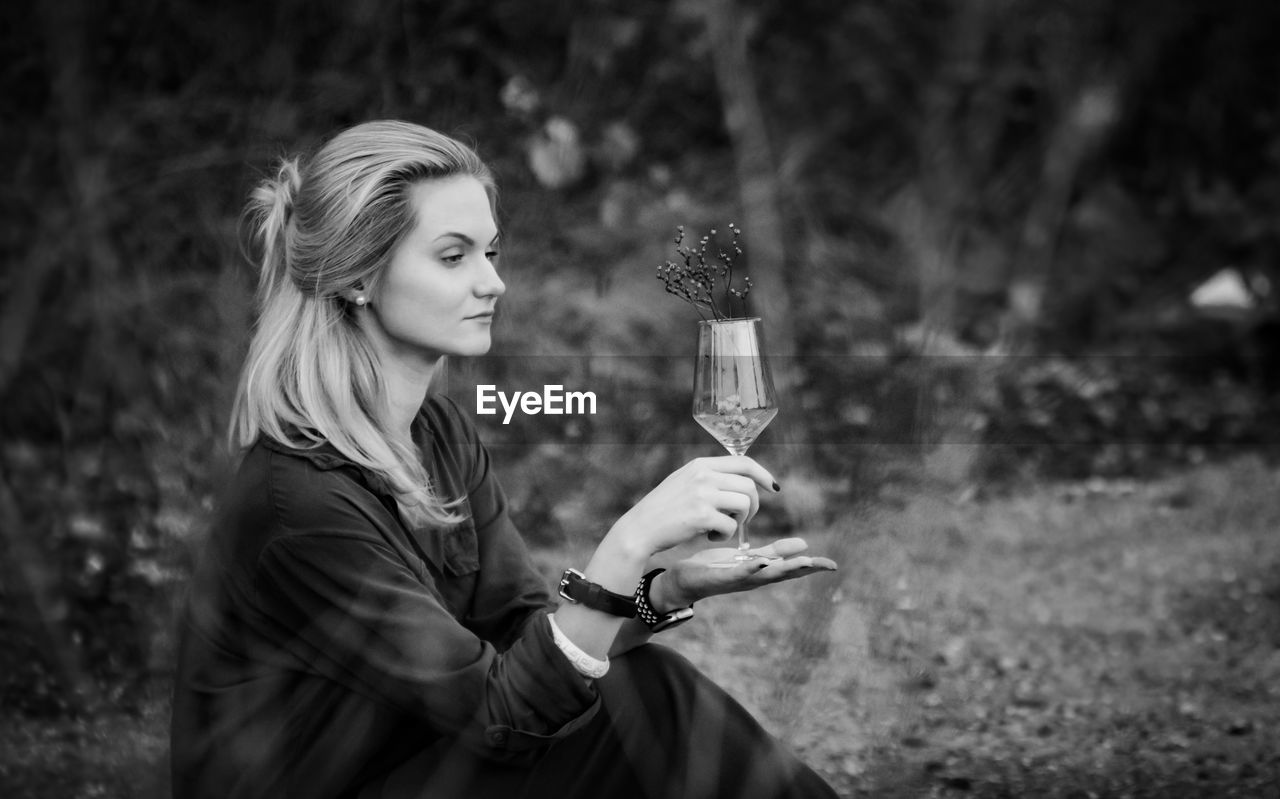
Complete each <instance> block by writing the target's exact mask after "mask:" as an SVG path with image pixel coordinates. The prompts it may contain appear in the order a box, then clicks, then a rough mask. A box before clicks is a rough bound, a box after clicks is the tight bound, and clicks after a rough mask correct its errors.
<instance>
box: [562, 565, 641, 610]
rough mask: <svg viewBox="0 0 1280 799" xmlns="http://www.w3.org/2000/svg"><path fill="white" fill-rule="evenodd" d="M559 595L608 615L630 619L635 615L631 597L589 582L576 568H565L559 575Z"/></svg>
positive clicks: (633, 602)
mask: <svg viewBox="0 0 1280 799" xmlns="http://www.w3.org/2000/svg"><path fill="white" fill-rule="evenodd" d="M560 596H562V597H564V598H565V599H567V600H568V601H570V602H573V603H575V604H577V603H581V604H582V605H583V606H584V607H588V608H591V609H592V610H598V611H600V612H602V613H608V614H609V615H610V616H621V617H623V618H624V619H632V618H635V615H636V602H635V599H634V598H633V597H629V596H627V595H626V594H615V593H614V592H613V591H610V590H609V589H607V588H605V587H604V586H602V585H600V584H598V583H593V582H591V581H590V580H588V579H587V578H586V576H585V575H583V573H582V572H580V571H578V570H577V569H565V570H564V574H562V575H560Z"/></svg>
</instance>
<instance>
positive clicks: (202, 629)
mask: <svg viewBox="0 0 1280 799" xmlns="http://www.w3.org/2000/svg"><path fill="white" fill-rule="evenodd" d="M414 437H415V440H416V441H417V443H418V445H419V447H420V449H421V451H422V453H423V456H424V458H425V461H426V463H425V465H426V467H427V471H428V473H429V474H430V475H431V479H432V481H433V482H432V485H433V488H434V489H435V490H436V492H437V495H438V496H441V497H444V498H455V497H462V498H464V501H463V502H462V504H461V505H460V506H459V507H457V508H456V510H457V511H459V512H461V513H462V514H464V515H465V516H466V517H467V518H466V520H465V521H463V522H461V523H458V524H454V525H437V526H432V527H426V528H421V529H409V528H407V527H406V525H404V524H402V522H401V517H400V515H399V513H398V512H397V510H396V506H395V502H394V500H393V499H392V496H391V495H390V493H389V492H388V491H387V490H386V487H385V484H384V483H383V482H382V481H381V480H380V479H379V478H378V477H377V476H376V475H374V474H372V473H371V472H368V471H366V470H364V469H362V468H360V467H358V466H356V465H355V464H353V463H352V462H351V461H350V460H348V459H347V458H345V457H344V456H342V455H341V454H340V453H338V452H337V450H336V449H334V448H333V447H332V446H329V445H323V446H321V447H319V448H316V449H311V450H299V449H294V448H291V447H288V446H284V445H282V444H280V443H278V442H275V441H271V440H267V439H264V440H262V441H260V442H259V443H258V444H257V445H255V446H254V447H252V448H251V449H250V450H249V451H248V452H247V453H246V455H245V456H244V459H243V461H242V463H241V465H240V467H239V470H238V472H237V474H236V477H235V479H234V481H233V483H232V485H231V487H230V491H229V493H228V495H227V496H226V498H225V499H224V501H223V503H222V507H221V510H220V513H219V516H218V520H217V522H216V524H215V526H214V528H213V530H212V532H211V535H210V540H209V542H208V548H207V550H206V552H205V554H204V557H203V558H202V560H201V562H200V565H199V566H198V568H197V570H196V574H195V576H194V578H193V582H192V585H191V587H190V593H189V597H188V602H187V607H186V611H185V614H184V619H183V624H182V628H181V630H180V638H181V642H180V650H179V664H178V674H177V680H176V686H175V692H174V705H173V719H172V729H171V732H172V764H173V779H174V799H192V798H193V797H220V798H222V799H226V798H227V797H256V796H264V797H265V796H271V797H287V796H293V797H306V799H323V798H324V797H343V796H351V795H354V794H355V793H356V792H357V791H358V789H359V786H360V785H361V784H362V783H364V782H366V781H368V780H369V779H371V778H373V777H375V776H377V775H378V774H379V773H382V772H385V771H386V770H388V769H390V768H392V767H394V766H395V765H397V764H398V763H400V762H402V761H403V760H405V759H406V758H408V757H410V756H413V755H415V754H417V753H418V752H421V751H423V750H424V749H426V748H428V747H430V746H432V745H433V744H438V743H444V742H448V743H449V745H458V746H463V747H466V748H467V749H468V750H470V751H472V752H475V753H478V754H480V755H481V756H482V757H484V758H487V759H492V760H496V761H503V762H508V763H523V762H530V761H532V760H533V759H534V758H536V757H537V756H538V755H539V754H540V752H541V751H543V750H544V749H545V747H546V746H547V745H549V744H550V743H551V742H554V741H555V740H557V739H559V738H561V737H563V736H565V735H568V734H570V733H571V732H573V731H574V730H576V729H579V728H580V727H581V726H583V725H584V724H585V723H586V722H587V721H588V720H589V719H590V717H591V716H592V715H593V714H594V712H595V710H596V708H597V707H598V704H599V700H598V697H597V694H596V690H595V688H594V686H593V685H592V684H591V683H589V682H588V681H586V680H583V679H582V678H581V677H580V676H579V675H578V673H577V672H575V671H574V670H573V668H572V666H571V665H570V664H569V662H568V661H567V659H566V658H565V657H564V656H563V654H561V652H560V651H559V650H558V649H557V648H556V646H555V643H554V641H553V640H552V636H551V631H550V626H549V621H548V619H547V612H548V611H549V610H550V609H551V608H552V599H551V595H550V592H549V591H548V590H547V585H546V581H545V580H544V579H543V578H542V576H541V575H540V574H539V573H538V571H537V570H536V569H535V568H534V566H533V564H532V563H531V561H530V558H529V554H528V551H527V549H526V548H525V545H524V542H523V540H522V539H521V537H520V535H519V533H518V532H517V531H516V530H515V528H514V527H513V526H512V524H511V521H510V519H509V517H508V514H507V501H506V498H505V497H504V495H503V493H502V489H501V488H500V487H499V485H498V482H497V480H496V479H495V477H494V475H493V473H492V472H491V470H490V467H489V456H488V453H487V452H486V451H485V449H484V446H483V445H482V444H481V443H480V441H479V439H478V438H477V436H476V431H475V429H474V427H472V425H471V424H470V422H469V421H468V420H467V419H466V417H465V416H464V415H463V414H462V412H461V411H460V410H458V408H457V407H456V406H455V405H454V404H453V403H452V402H451V401H449V400H447V399H440V398H432V399H431V400H429V401H428V402H427V403H426V404H425V405H424V407H423V409H422V412H421V413H420V414H419V416H418V418H417V420H416V421H415V429H414Z"/></svg>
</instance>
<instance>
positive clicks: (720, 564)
mask: <svg viewBox="0 0 1280 799" xmlns="http://www.w3.org/2000/svg"><path fill="white" fill-rule="evenodd" d="M753 560H768V561H773V560H781V558H771V557H769V556H768V555H757V554H755V553H754V552H752V551H751V550H749V549H740V550H738V551H737V552H735V553H734V554H733V556H732V557H729V558H725V559H724V560H717V561H712V562H711V563H708V564H706V565H707V567H708V568H712V569H732V568H733V567H734V566H738V565H741V564H743V563H750V562H751V561H753Z"/></svg>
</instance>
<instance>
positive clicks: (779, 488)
mask: <svg viewBox="0 0 1280 799" xmlns="http://www.w3.org/2000/svg"><path fill="white" fill-rule="evenodd" d="M773 490H774V491H781V490H782V486H780V485H778V481H777V480H774V481H773Z"/></svg>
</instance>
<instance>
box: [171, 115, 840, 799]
mask: <svg viewBox="0 0 1280 799" xmlns="http://www.w3.org/2000/svg"><path fill="white" fill-rule="evenodd" d="M494 197H495V188H494V182H493V178H492V176H491V175H490V172H489V170H488V169H487V168H486V167H485V165H484V164H483V163H482V162H481V161H480V159H479V158H478V157H477V156H476V155H475V153H474V152H472V151H471V150H470V149H468V148H467V147H465V146H463V145H462V144H460V143H458V142H457V141H454V140H452V139H450V138H448V137H446V136H443V135H441V134H439V133H437V132H435V131H432V130H429V129H427V128H423V127H421V126H417V125H412V124H407V123H403V122H390V121H384V122H372V123H367V124H363V125H359V126H357V127H354V128H351V129H349V130H347V131H344V132H343V133H340V134H339V135H337V136H336V137H334V138H333V139H332V140H330V141H329V142H328V143H327V144H325V145H324V146H323V147H322V148H321V149H320V150H319V151H318V152H317V153H315V155H314V156H312V157H310V158H307V159H305V160H298V159H295V160H288V161H285V162H284V163H283V165H282V166H281V168H280V170H279V173H278V175H277V176H276V177H275V178H274V179H272V180H268V181H266V182H265V183H264V184H263V185H262V186H260V187H259V188H258V190H257V191H256V192H255V193H254V195H253V200H252V203H251V206H250V208H251V211H252V219H253V220H254V222H255V225H256V227H255V231H256V236H257V243H258V245H259V250H260V253H261V270H262V272H261V279H260V285H259V296H258V303H259V315H258V320H257V325H256V328H255V330H254V335H253V338H252V341H251V344H250V348H249V353H248V356H247V359H246V363H245V366H244V370H243V374H242V377H241V380H240V385H239V389H238V394H237V398H236V403H235V408H234V412H233V419H232V438H233V444H234V445H235V446H237V447H238V448H239V449H240V450H241V451H242V459H241V462H240V466H239V469H238V472H237V474H236V476H235V478H234V479H233V481H232V483H231V485H230V486H229V487H228V489H227V491H226V493H225V496H224V498H223V501H222V504H221V509H220V512H219V516H218V519H217V522H216V524H215V526H214V529H213V531H212V534H211V536H210V540H209V544H208V550H207V552H206V553H205V555H204V557H203V558H202V560H201V563H200V565H199V567H198V569H197V572H196V575H195V577H194V578H193V582H192V584H191V587H190V596H189V600H188V606H187V611H186V614H185V618H184V622H183V626H182V629H181V646H180V657H179V667H178V676H177V683H176V688H175V695H174V707H173V720H172V764H173V779H174V796H175V799H198V798H199V797H219V799H227V798H228V797H273V798H277V797H300V798H302V799H324V798H325V797H359V798H360V799H375V798H377V797H397V798H398V797H455V796H456V797H462V796H466V797H489V796H502V797H504V798H506V799H514V797H541V796H548V797H552V796H554V797H559V798H560V799H565V798H566V797H588V796H590V797H648V798H649V799H672V798H673V797H828V796H833V795H834V794H833V793H832V792H831V789H830V788H829V787H828V786H827V785H826V784H825V783H823V782H822V780H821V779H820V778H819V777H817V775H816V774H815V773H814V772H813V771H811V770H810V769H808V768H807V767H805V766H804V765H803V764H801V763H800V762H799V761H797V760H796V759H795V758H794V756H793V755H791V754H790V753H788V752H787V751H785V750H784V749H783V748H782V747H781V746H780V745H779V744H778V743H777V742H776V741H774V740H773V739H771V738H770V737H769V736H768V735H767V734H766V733H765V732H764V731H763V730H762V729H761V728H760V727H759V725H757V724H756V723H755V721H754V720H752V719H751V718H750V716H749V715H748V714H747V713H746V712H745V711H743V709H742V708H741V707H739V706H738V705H737V704H736V703H735V702H734V701H733V700H732V699H730V698H729V697H728V695H727V694H725V693H724V692H723V691H722V690H720V689H719V688H718V687H716V686H715V685H713V684H712V683H711V682H709V681H708V680H707V679H706V678H704V677H703V676H702V675H700V674H699V673H698V672H697V671H696V670H695V669H694V668H693V667H692V666H691V665H690V664H689V663H688V662H687V661H686V660H684V659H683V658H681V657H680V656H678V655H676V654H675V653H673V652H672V651H670V650H668V649H666V648H663V647H660V646H657V645H654V644H649V643H647V642H648V641H649V638H650V636H651V635H653V634H654V633H655V631H661V630H662V629H664V628H667V627H670V626H673V625H674V624H677V623H679V622H681V621H683V620H685V619H687V618H688V617H689V616H690V615H691V614H692V610H691V606H692V605H693V603H694V602H695V601H697V600H700V599H703V598H705V597H708V596H711V595H714V594H721V593H728V592H732V591H744V590H748V589H752V588H756V587H758V586H761V585H766V584H769V583H773V582H778V581H780V580H785V579H789V578H793V577H798V576H802V575H806V574H811V573H815V572H819V571H824V570H829V569H834V568H835V564H834V563H832V562H831V561H829V560H827V559H825V558H819V557H811V556H808V555H805V554H803V553H804V550H805V545H804V542H803V541H800V540H799V539H787V540H784V541H779V542H776V543H775V544H773V545H772V547H765V548H763V551H762V554H763V555H764V556H766V557H761V558H758V559H755V560H753V561H750V562H748V563H745V564H742V565H740V566H736V567H733V568H731V569H713V568H708V567H707V566H705V565H704V563H705V560H706V558H705V557H701V556H699V557H694V558H691V559H688V560H685V561H681V562H679V563H678V564H676V565H675V566H673V567H672V568H671V569H669V570H667V571H660V570H649V569H648V567H647V561H648V560H649V558H650V557H651V556H652V555H653V554H654V553H657V552H660V551H662V550H665V549H668V548H670V547H672V546H675V545H677V544H680V543H683V542H685V541H689V540H691V539H693V538H695V537H696V536H699V535H702V534H706V533H707V532H708V531H714V532H716V533H718V534H721V535H724V536H727V535H729V534H730V533H732V532H733V530H734V529H735V527H736V525H737V519H739V518H743V517H750V516H751V515H752V514H754V513H755V511H756V509H757V507H758V503H759V492H762V491H763V492H765V493H773V492H776V491H777V490H778V485H777V483H776V482H775V481H774V479H773V477H772V476H771V475H770V474H769V472H768V471H766V470H765V469H764V468H763V467H762V466H760V465H759V464H757V463H756V462H755V461H753V460H751V459H749V458H746V457H719V458H705V459H699V460H696V461H693V462H691V463H689V464H687V465H686V466H684V467H682V468H680V469H679V470H677V471H676V472H674V473H672V474H671V475H670V476H669V477H667V478H666V479H665V480H664V481H663V482H662V483H661V484H660V485H658V486H657V487H656V488H654V489H653V491H652V492H651V493H649V494H648V495H647V496H645V497H644V498H643V499H642V500H641V501H640V502H639V503H637V504H636V505H635V507H633V508H632V509H631V510H629V511H628V512H627V513H626V514H624V515H623V516H622V517H621V518H620V519H618V520H617V522H616V523H615V524H614V525H613V527H612V528H610V529H609V531H608V532H607V533H606V534H605V535H604V537H603V538H602V539H601V541H600V542H599V545H598V546H597V547H596V549H595V552H594V554H593V555H592V557H591V558H590V560H589V562H587V563H585V564H580V566H581V568H580V569H577V570H567V571H566V573H565V577H564V579H563V580H562V581H561V590H560V591H558V592H557V593H559V594H561V595H563V596H564V597H565V598H564V600H563V601H553V597H555V599H556V600H559V597H556V596H555V594H553V593H552V592H551V591H550V590H549V589H548V586H547V585H545V583H544V581H543V580H542V579H541V577H540V576H539V573H538V572H537V571H536V570H535V568H534V567H533V565H532V564H531V563H530V559H529V555H528V552H527V551H526V548H525V545H524V543H523V541H522V540H521V537H520V535H519V533H518V532H517V531H516V530H515V529H514V527H513V526H512V524H511V521H510V519H509V517H508V509H507V501H506V499H505V498H504V496H503V493H502V489H501V488H500V487H499V485H498V481H497V479H496V477H495V476H494V471H493V469H492V466H491V464H490V460H489V456H488V454H487V452H486V450H485V448H484V445H483V444H482V443H481V442H480V441H479V440H478V438H477V437H476V432H475V430H474V428H473V427H472V425H471V423H470V422H469V421H468V418H467V416H466V414H465V413H464V412H462V411H461V410H459V408H457V407H456V406H455V405H454V404H453V403H451V402H450V401H449V400H447V399H445V398H443V397H439V396H431V395H429V393H428V386H429V385H430V383H431V378H432V374H433V372H434V370H435V369H436V368H437V367H438V365H439V364H440V363H441V360H442V359H443V358H445V357H446V356H449V355H471V356H474V355H480V354H482V353H484V352H486V351H487V350H488V349H489V345H490V326H491V324H492V322H493V315H494V312H495V309H496V308H497V305H498V303H499V301H500V298H501V297H502V296H503V293H504V291H505V286H504V285H503V282H502V278H501V277H500V275H499V271H498V268H497V261H498V252H499V236H498V228H497V225H496V223H495V221H494ZM573 565H574V564H566V566H573Z"/></svg>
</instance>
